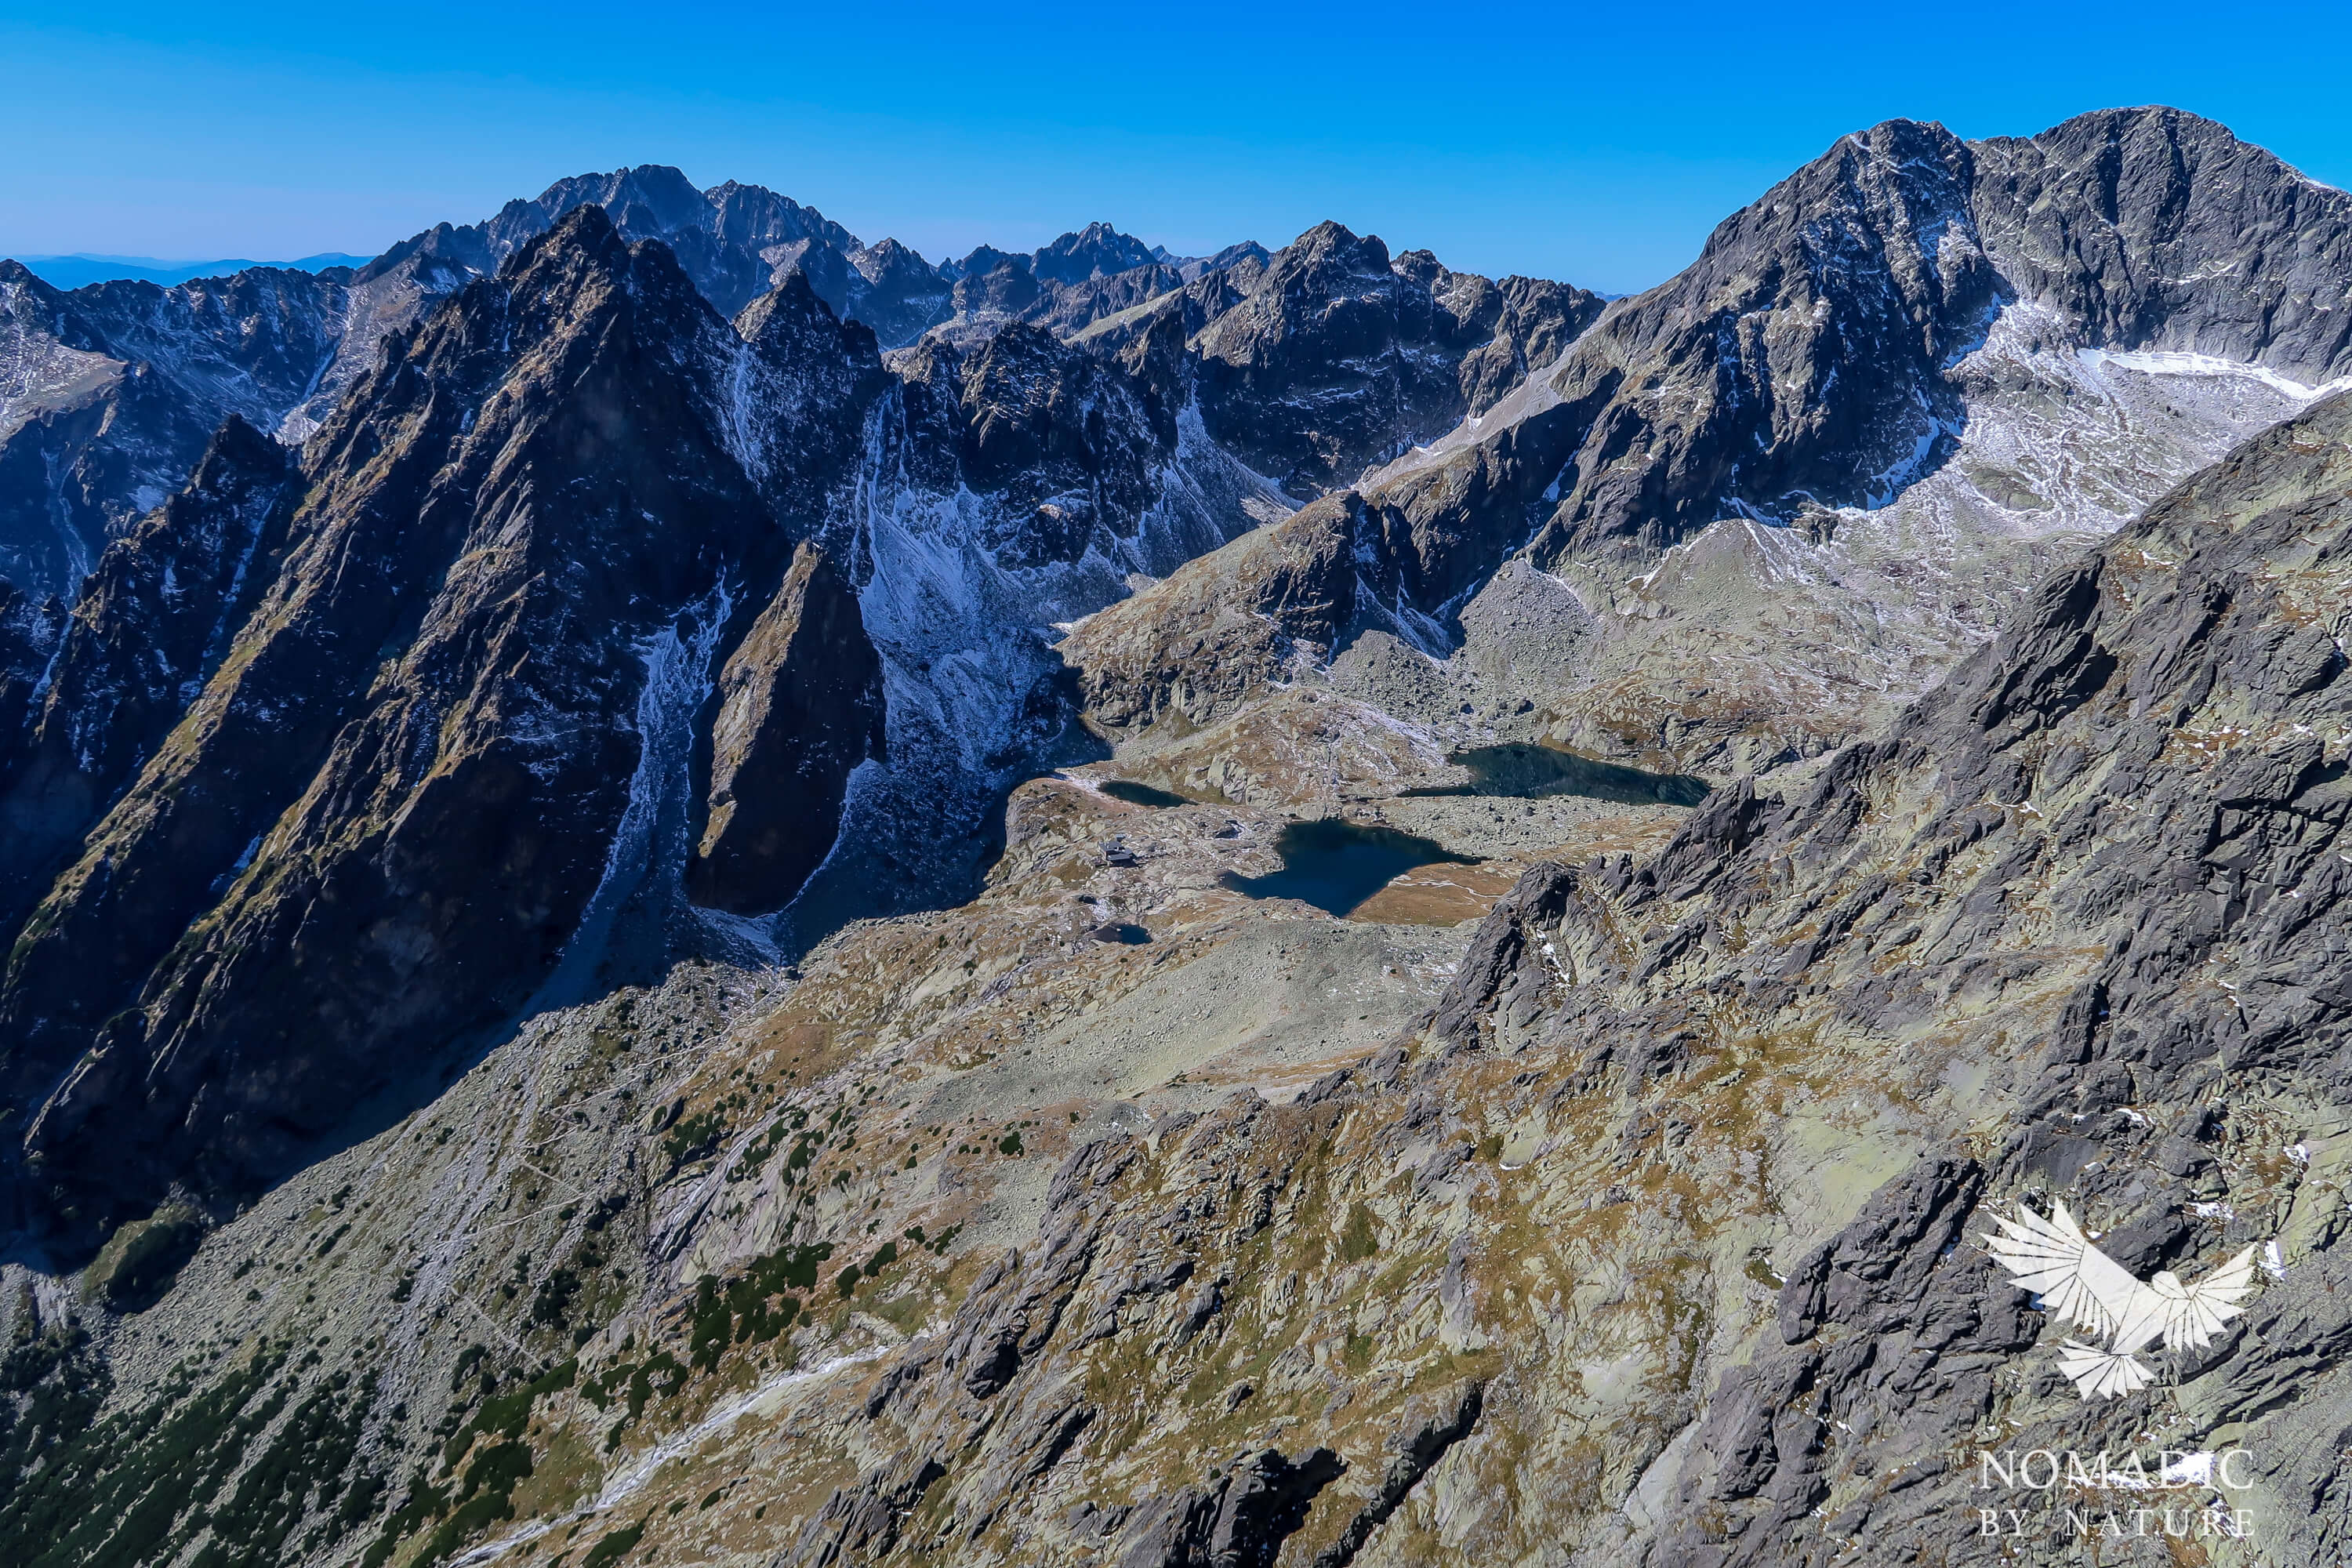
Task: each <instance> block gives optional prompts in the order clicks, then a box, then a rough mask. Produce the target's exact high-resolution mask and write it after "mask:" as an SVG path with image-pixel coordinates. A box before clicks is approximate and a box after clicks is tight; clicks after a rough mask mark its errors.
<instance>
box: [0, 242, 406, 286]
mask: <svg viewBox="0 0 2352 1568" xmlns="http://www.w3.org/2000/svg"><path fill="white" fill-rule="evenodd" d="M16 259H17V260H19V261H21V262H23V263H24V264H25V265H26V267H27V268H31V269H32V271H33V273H34V275H35V276H36V277H37V278H39V279H40V280H41V281H42V282H44V283H47V284H48V285H49V286H50V287H52V288H56V289H79V288H80V287H81V286H82V285H83V284H85V283H104V282H108V281H110V280H111V279H118V278H121V279H133V280H136V281H138V282H141V283H185V282H187V281H188V280H189V279H194V278H226V277H227V276H228V275H229V274H231V273H233V272H243V271H244V270H246V268H249V267H283V268H289V270H291V271H295V272H324V271H326V270H327V269H328V268H331V267H364V266H365V265H367V259H368V258H366V257H364V256H352V255H348V254H346V253H345V252H343V251H340V250H322V251H320V253H319V254H318V255H316V256H302V257H297V258H295V259H293V260H292V261H253V260H248V259H246V258H234V259H229V260H220V261H163V260H159V259H158V258H155V257H152V256H97V255H93V254H91V253H90V252H89V251H76V252H74V253H73V254H72V255H70V256H19V257H17V258H16Z"/></svg>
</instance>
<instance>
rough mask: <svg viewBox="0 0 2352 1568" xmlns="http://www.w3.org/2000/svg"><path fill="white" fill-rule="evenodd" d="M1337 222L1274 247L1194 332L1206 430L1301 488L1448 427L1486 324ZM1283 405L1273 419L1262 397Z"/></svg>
mask: <svg viewBox="0 0 2352 1568" xmlns="http://www.w3.org/2000/svg"><path fill="white" fill-rule="evenodd" d="M1434 279H1435V273H1434V272H1430V273H1428V274H1427V277H1426V278H1425V279H1424V278H1423V277H1416V276H1413V275H1412V274H1411V273H1408V272H1400V271H1399V270H1397V269H1395V268H1391V265H1390V258H1389V251H1388V247H1387V246H1385V245H1384V244H1382V243H1381V241H1380V239H1379V238H1378V237H1358V236H1357V235H1355V234H1354V233H1352V232H1350V231H1349V230H1348V229H1347V228H1345V227H1342V226H1340V225H1339V224H1336V223H1325V224H1321V225H1318V226H1316V227H1314V228H1312V229H1309V230H1308V231H1307V233H1305V234H1303V235H1301V236H1299V237H1298V238H1297V240H1296V241H1294V242H1293V243H1292V244H1290V245H1288V246H1286V247H1283V248H1282V249H1281V250H1278V251H1276V252H1275V254H1274V255H1273V256H1272V257H1271V258H1269V259H1268V260H1267V261H1266V263H1265V268H1264V270H1263V271H1262V272H1261V273H1260V274H1259V275H1258V276H1257V277H1256V278H1255V279H1254V280H1253V281H1252V282H1251V283H1250V284H1249V285H1248V286H1247V290H1246V292H1245V293H1244V294H1243V296H1242V297H1241V298H1240V299H1239V300H1236V301H1234V304H1233V305H1232V306H1231V307H1230V308H1229V309H1227V310H1223V311H1222V312H1220V313H1219V314H1217V315H1216V316H1214V317H1213V319H1212V320H1211V321H1209V323H1208V324H1207V326H1206V327H1205V328H1203V329H1202V331H1201V334H1200V337H1199V339H1198V341H1197V342H1196V343H1195V345H1194V346H1195V348H1196V350H1197V352H1198V353H1199V355H1200V361H1201V368H1200V384H1201V408H1202V416H1203V418H1204V419H1205V420H1206V421H1207V423H1208V427H1209V432H1210V434H1212V435H1213V436H1215V437H1218V439H1220V440H1222V441H1224V442H1226V443H1227V444H1229V445H1230V446H1232V447H1233V448H1234V450H1235V451H1237V452H1239V453H1241V454H1242V456H1243V457H1244V458H1245V459H1247V460H1248V461H1249V462H1251V463H1252V464H1254V465H1255V467H1257V468H1259V469H1261V470H1262V471H1264V472H1265V473H1268V474H1271V475H1273V476H1275V477H1276V478H1277V479H1280V480H1282V482H1283V483H1284V484H1285V485H1286V486H1287V487H1289V488H1290V489H1291V490H1292V491H1293V492H1294V493H1295V494H1297V495H1298V496H1300V497H1301V498H1302V499H1305V498H1307V497H1311V496H1313V495H1314V494H1316V493H1317V492H1318V491H1320V490H1322V489H1326V488H1328V487H1329V486H1331V485H1334V484H1344V483H1346V482H1347V481H1349V479H1352V478H1354V476H1355V475H1356V474H1357V473H1358V472H1359V471H1360V470H1361V469H1362V468H1364V467H1365V466H1366V465H1367V464H1370V463H1377V462H1381V461H1384V460H1386V459H1387V458H1392V457H1395V456H1396V455H1397V454H1398V453H1399V452H1401V451H1402V450H1403V449H1404V448H1405V447H1409V446H1411V445H1412V443H1413V442H1414V441H1416V440H1423V439H1427V438H1430V437H1435V436H1437V435H1440V434H1442V433H1443V432H1444V431H1445V430H1446V429H1448V428H1450V427H1451V426H1453V425H1454V423H1455V421H1457V420H1458V419H1459V418H1460V417H1461V416H1462V413H1463V411H1464V399H1463V396H1462V389H1461V385H1460V382H1459V379H1458V377H1457V374H1456V371H1455V366H1457V365H1458V364H1459V363H1460V362H1461V360H1462V358H1463V357H1464V356H1465V354H1467V353H1470V352H1471V351H1472V350H1473V349H1475V348H1477V347H1479V346H1480V344H1481V342H1482V341H1483V338H1484V337H1485V336H1486V334H1482V333H1481V332H1479V331H1478V330H1477V328H1476V326H1475V324H1474V323H1473V322H1472V321H1468V320H1465V319H1463V318H1461V317H1458V316H1456V315H1455V314H1454V312H1453V311H1452V310H1448V309H1446V308H1445V306H1444V305H1442V304H1440V303H1439V302H1438V300H1436V298H1435V297H1434V296H1433V293H1432V291H1431V288H1430V283H1431V281H1433V280H1434ZM1276 406H1281V407H1284V408H1286V411H1287V412H1288V417H1286V418H1283V419H1281V420H1278V421H1271V420H1268V419H1266V418H1265V416H1264V413H1265V410H1266V409H1269V408H1272V407H1276Z"/></svg>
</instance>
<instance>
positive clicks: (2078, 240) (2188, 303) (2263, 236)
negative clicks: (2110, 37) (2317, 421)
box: [1969, 109, 2352, 385]
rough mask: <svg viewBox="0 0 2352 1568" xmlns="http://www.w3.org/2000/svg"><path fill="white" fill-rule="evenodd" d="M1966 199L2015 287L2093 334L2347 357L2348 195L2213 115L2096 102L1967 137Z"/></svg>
mask: <svg viewBox="0 0 2352 1568" xmlns="http://www.w3.org/2000/svg"><path fill="white" fill-rule="evenodd" d="M1969 150H1970V153H1971V154H1972V156H1973V162H1974V164H1975V169H1974V178H1973V181H1972V186H1971V191H1970V205H1971V207H1972V209H1973V211H1974V213H1975V215H1976V221H1977V226H1978V231H1979V234H1980V236H1981V237H1982V242H1983V244H1984V247H1985V248H1986V251H1987V253H1988V254H1989V255H1990V258H1992V261H1993V264H1994V266H1996V267H1997V268H1999V269H2000V274H2001V277H2002V278H2003V279H2005V280H2006V281H2007V282H2008V284H2009V286H2010V288H2011V289H2013V290H2015V292H2016V294H2017V296H2018V297H2019V298H2021V299H2025V300H2036V301H2039V302H2042V303H2044V304H2047V305H2049V306H2051V307H2053V308H2054V309H2056V310H2060V311H2063V313H2064V314H2065V315H2066V316H2067V317H2069V318H2070V319H2073V320H2075V321H2081V322H2083V323H2084V328H2085V336H2086V337H2087V338H2088V339H2089V341H2091V342H2095V343H2098V344H2101V345H2105V346H2110V347H2114V348H2118V349H2127V350H2158V351H2163V352H2170V353H2200V354H2209V355H2211V356H2213V357H2215V358H2219V359H2228V360H2237V361H2242V362H2245V363H2253V364H2262V365H2267V366H2269V367H2271V368H2272V369H2273V370H2276V371H2279V372H2281V373H2282V374H2285V375H2288V376H2291V377H2293V378H2294V379H2295V380H2297V381H2301V382H2305V383H2306V384H2314V385H2315V384H2319V383H2322V382H2326V381H2330V380H2333V379H2335V378H2336V377H2337V376H2340V375H2343V374H2347V372H2352V325H2347V321H2346V320H2345V316H2346V311H2347V309H2352V202H2347V200H2346V198H2345V195H2344V193H2343V192H2341V191H2336V190H2331V189H2329V188H2328V187H2327V186H2325V185H2321V184H2316V183H2315V182H2313V181H2310V180H2307V179H2305V178H2303V177H2302V176H2301V175H2299V174H2296V173H2295V172H2294V170H2293V169H2291V168H2289V167H2287V166H2286V165H2285V164H2284V163H2281V162H2280V161H2279V160H2278V159H2277V158H2276V157H2274V156H2273V155H2272V154H2271V153H2267V152H2265V151H2263V149H2262V148H2260V147H2255V146H2252V145H2250V144H2248V143H2246V142H2241V141H2239V140H2238V139H2237V138H2236V137H2235V136H2233V135H2231V133H2230V132H2229V129H2228V128H2227V127H2226V126H2222V125H2218V124H2215V123H2214V122H2213V121H2210V120H2204V119H2200V117H2198V116H2196V115H2194V114H2187V113H2183V112H2182V111H2181V110H2177V109H2138V110H2105V111H2102V112H2100V113H2096V114H2085V115H2081V116H2078V117H2077V118H2075V119H2073V120H2069V121H2066V122H2065V123H2064V124H2063V125H2058V126H2054V127H2053V128H2052V129H2050V130H2048V131H2045V132H2042V134H2041V135H2039V136H2031V137H2025V136H2017V137H1996V138H1994V139H1993V140H1991V141H1988V142H1974V143H1971V144H1970V149H1969Z"/></svg>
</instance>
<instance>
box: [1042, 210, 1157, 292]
mask: <svg viewBox="0 0 2352 1568" xmlns="http://www.w3.org/2000/svg"><path fill="white" fill-rule="evenodd" d="M1159 260H1160V258H1159V257H1158V256H1156V255H1155V254H1153V251H1152V248H1151V247H1150V246H1148V245H1146V244H1144V243H1143V242H1142V241H1141V240H1139V239H1138V238H1136V237H1134V236H1132V235H1128V234H1122V233H1120V232H1119V231H1118V229H1116V228H1113V227H1112V226H1110V225H1109V224H1107V223H1090V224H1088V225H1087V226H1086V227H1084V228H1082V229H1079V230H1078V231H1077V232H1076V233H1074V234H1065V235H1063V236H1062V237H1060V238H1058V239H1055V240H1054V241H1052V242H1051V243H1050V244H1046V245H1042V246H1040V247H1037V249H1036V251H1035V252H1034V254H1033V255H1032V256H1031V258H1030V263H1029V265H1030V270H1031V271H1033V272H1034V273H1035V274H1036V275H1037V276H1038V277H1040V278H1044V279H1051V280H1052V281H1054V282H1056V283H1083V282H1085V281H1086V280H1087V279H1089V278H1108V277H1109V276H1111V275H1112V274H1113V273H1118V272H1126V271H1129V270H1130V269H1131V268H1138V267H1150V266H1151V265H1152V264H1154V263H1155V262H1157V261H1159Z"/></svg>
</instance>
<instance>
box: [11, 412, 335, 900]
mask: <svg viewBox="0 0 2352 1568" xmlns="http://www.w3.org/2000/svg"><path fill="white" fill-rule="evenodd" d="M291 478H292V465H291V463H290V461H289V457H288V455H287V453H286V452H285V450H284V449H283V448H282V447H279V446H278V444H277V443H276V442H275V441H272V440H270V439H269V437H267V436H264V435H262V434H261V433H260V432H258V431H257V430H255V429H254V428H253V426H250V425H247V423H246V422H245V421H244V420H242V419H239V418H237V417H236V416H234V415H232V416H229V419H228V421H227V423H226V424H224V425H223V426H221V428H220V431H219V433H218V434H217V435H216V436H215V437H214V438H213V442H212V445H211V446H210V447H208V448H207V449H206V450H205V455H204V457H203V458H202V459H201V460H199V461H198V463H197V465H196V471H195V473H194V477H193V478H191V479H190V480H189V481H188V485H187V488H186V489H184V490H182V491H181V492H180V493H179V494H177V495H175V496H173V498H172V499H171V500H168V501H166V502H165V503H164V504H163V506H162V507H160V508H158V509H157V510H155V511H154V512H153V513H152V515H150V516H149V517H147V518H146V519H144V520H143V521H141V522H140V523H138V524H137V525H135V526H134V527H133V528H132V529H131V531H130V532H128V533H127V534H125V535H124V536H123V537H122V538H121V539H120V540H118V541H116V542H114V543H113V544H111V545H110V546H108V547H107V551H106V553H105V554H104V555H103V556H101V557H100V559H99V563H98V567H97V570H96V571H94V572H93V573H92V574H90V577H89V581H88V583H87V584H85V585H84V587H83V590H82V593H81V595H80V597H79V599H78V600H77V601H76V603H75V605H74V614H73V616H72V617H71V619H69V620H68V622H67V624H66V627H65V633H64V638H63V646H62V647H60V648H59V649H58V654H57V658H56V661H55V663H54V664H53V665H50V666H47V685H46V687H45V689H44V690H43V692H42V696H41V699H40V700H39V702H38V703H37V705H35V706H34V708H33V709H32V710H31V711H30V713H29V714H28V715H27V718H28V720H29V725H28V729H29V734H28V738H27V741H28V743H27V745H26V750H25V752H24V754H23V755H22V757H21V758H20V759H18V760H16V762H14V763H12V764H11V765H10V766H8V767H7V769H6V770H5V773H0V925H5V926H6V927H8V928H10V929H13V928H14V927H15V925H16V921H18V920H20V919H21V918H22V917H23V915H24V913H25V911H26V909H27V907H29V906H30V904H31V903H32V902H33V900H36V899H37V898H39V897H40V896H41V894H42V893H44V892H45V891H47V889H48V886H49V882H50V880H51V879H52V878H54V877H55V876H56V875H57V874H58V871H59V870H60V869H62V867H61V865H60V860H61V858H66V857H68V854H69V852H71V851H72V850H74V849H75V848H76V847H79V843H80V840H81V837H82V835H83V834H85V833H87V832H88V831H89V828H90V826H92V824H94V823H95V822H96V821H97V820H98V818H99V816H100V815H101V814H102V813H103V812H104V811H105V810H106V808H107V807H108V806H109V805H112V804H113V802H114V799H115V797H116V796H117V795H120V794H121V791H122V789H123V787H124V785H126V784H128V783H129V782H130V781H131V778H132V777H133V776H134V775H135V774H136V773H138V771H139V769H140V768H141V767H142V766H143V765H144V764H145V763H147V761H148V760H149V759H151V758H152V757H154V756H155V755H156V754H157V752H159V751H161V750H162V749H163V743H164V739H165V737H166V736H168V735H169V734H170V733H171V731H172V730H173V727H174V726H176V725H177V724H178V722H179V721H180V716H181V714H182V713H183V712H184V711H185V710H186V709H187V706H188V703H189V701H190V700H191V699H193V698H194V695H195V693H196V692H197V691H199V690H201V689H203V687H204V684H205V680H206V679H208V678H209V677H210V676H211V674H212V671H213V670H214V669H215V668H216V667H217V666H218V665H219V663H220V661H221V660H222V659H223V658H225V657H226V655H227V653H228V651H229V647H230V644H231V642H232V640H233V638H234V637H235V635H236V630H237V627H238V626H240V625H241V624H242V622H243V619H244V616H245V615H246V614H247V612H249V611H250V610H251V609H252V607H253V601H254V600H255V599H256V598H257V597H258V595H259V593H260V591H261V588H262V586H263V584H264V582H265V580H266V578H267V575H268V571H267V566H266V565H265V568H264V570H263V571H261V572H256V571H254V570H253V564H254V562H255V560H256V558H257V557H261V558H263V559H264V560H265V562H266V561H267V558H268V556H269V555H270V554H271V552H273V551H274V550H275V548H276V547H277V544H278V540H277V539H276V538H268V537H266V536H267V535H269V534H271V533H272V532H273V530H272V528H271V523H272V521H273V516H274V514H275V512H276V510H277V508H278V503H279V501H280V500H281V498H282V497H285V496H286V494H287V491H288V488H289V480H290V479H291ZM275 521H277V522H278V525H279V527H281V528H282V525H283V521H284V520H283V518H282V517H278V518H276V519H275Z"/></svg>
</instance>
